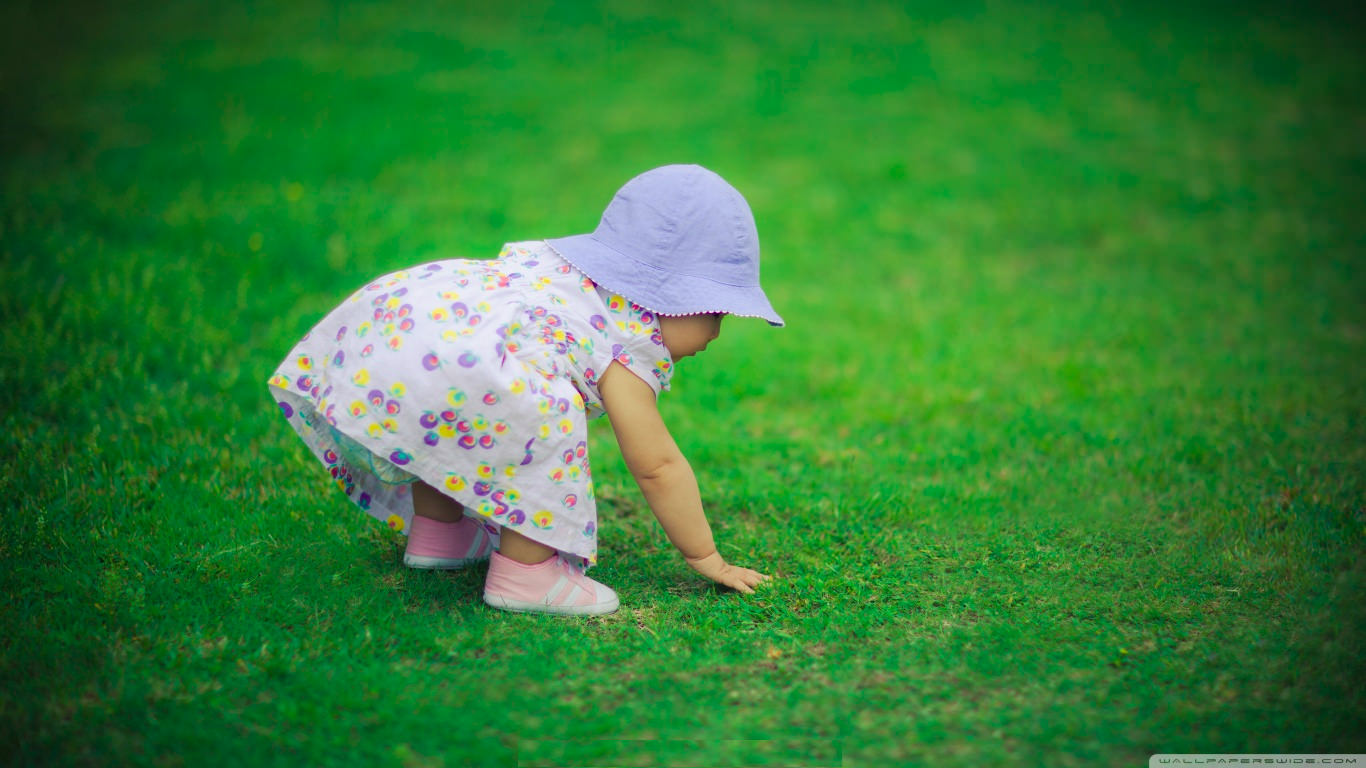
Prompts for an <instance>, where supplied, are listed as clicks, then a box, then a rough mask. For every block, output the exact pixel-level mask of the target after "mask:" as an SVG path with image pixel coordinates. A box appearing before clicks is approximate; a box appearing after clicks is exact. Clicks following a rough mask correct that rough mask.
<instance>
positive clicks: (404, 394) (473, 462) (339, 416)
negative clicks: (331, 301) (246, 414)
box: [270, 241, 672, 564]
mask: <svg viewBox="0 0 1366 768" xmlns="http://www.w3.org/2000/svg"><path fill="white" fill-rule="evenodd" d="M613 361H616V362H618V363H620V364H621V365H623V366H625V367H626V368H628V369H630V370H631V371H632V372H633V373H635V374H636V375H637V376H639V377H640V378H641V379H643V380H644V381H645V382H647V383H648V384H649V385H650V386H651V387H652V388H654V390H655V392H656V394H658V393H659V392H660V391H661V390H664V389H668V387H669V377H670V374H671V373H672V362H671V361H670V359H669V353H668V351H667V350H666V349H665V348H664V341H663V336H662V334H661V333H660V330H659V321H658V318H656V317H655V316H654V314H653V313H651V312H650V311H648V310H645V309H642V308H641V307H639V306H636V305H635V304H632V303H631V302H630V301H628V300H626V299H625V298H623V297H621V296H618V295H613V294H611V293H610V292H608V291H605V290H603V289H601V288H599V287H598V286H597V285H596V284H595V283H593V281H591V280H589V279H588V278H586V277H584V276H583V274H581V273H580V272H579V271H578V270H577V269H575V268H574V267H573V266H571V265H570V264H569V263H568V262H566V261H565V260H564V259H563V258H561V257H560V256H559V255H558V254H556V253H555V252H554V251H553V250H552V249H551V248H550V246H548V245H547V244H546V243H544V242H542V241H534V242H523V243H512V244H509V245H507V246H505V247H504V248H503V251H502V253H500V254H499V255H498V258H497V259H496V260H493V261H479V260H467V259H451V260H446V261H437V262H432V263H430V264H423V265H421V266H418V267H414V268H412V269H408V270H404V271H401V272H394V273H392V274H389V275H385V276H383V277H380V278H378V279H376V280H374V281H373V282H371V283H370V284H368V285H366V286H365V287H363V288H361V289H360V290H359V291H357V292H356V293H355V294H354V295H352V296H351V297H350V298H349V299H347V300H346V301H345V302H343V303H342V305H341V306H339V307H337V308H336V309H334V310H333V311H332V312H330V313H329V314H328V315H327V317H325V318H323V320H322V322H320V323H318V325H317V326H315V327H314V328H313V330H312V331H310V332H309V333H308V334H306V335H305V336H304V338H303V339H302V340H300V341H299V343H298V344H297V345H296V346H295V347H294V349H293V350H291V351H290V353H289V355H288V356H286V358H285V360H284V362H282V363H281V364H280V367H279V368H278V369H277V370H276V372H275V374H274V375H273V376H272V377H271V379H270V387H271V392H272V394H273V395H274V396H275V399H276V401H277V402H278V403H279V405H280V409H281V410H282V411H283V412H284V415H285V416H286V418H288V419H289V423H290V425H292V426H293V427H294V429H295V430H296V431H297V432H298V433H299V436H300V437H302V438H303V439H304V442H305V443H307V444H308V446H309V448H310V449H311V450H312V451H313V453H314V454H315V455H317V457H318V458H319V460H321V461H322V462H323V464H324V465H325V466H326V467H327V468H328V470H329V471H330V472H331V474H332V477H333V478H334V479H335V480H336V482H337V485H338V486H339V487H340V488H341V489H342V490H343V491H345V492H346V494H347V496H348V497H350V498H351V500H352V501H354V502H355V503H356V504H357V505H359V506H360V507H361V508H362V509H364V510H366V511H367V512H369V513H370V514H371V515H373V516H374V517H376V518H379V519H380V520H383V521H385V522H387V523H388V524H389V525H390V527H392V528H395V529H396V530H400V531H404V532H405V533H406V531H407V528H408V523H409V521H410V520H411V519H412V515H413V503H412V496H411V491H410V487H409V483H411V482H412V481H413V480H414V479H418V478H420V479H421V480H423V481H425V482H426V483H427V484H428V485H431V486H432V487H434V488H437V489H439V490H442V491H443V492H445V493H446V494H447V495H448V496H450V497H451V498H453V499H455V500H456V501H458V502H460V503H461V504H462V505H464V507H465V509H466V513H467V514H470V515H473V516H476V517H477V518H478V519H482V520H484V521H486V522H487V523H492V524H496V526H490V531H491V532H495V533H496V530H495V529H497V528H500V527H507V528H512V529H514V530H516V531H517V532H518V533H521V534H523V535H525V536H527V537H528V538H530V539H533V540H535V541H538V542H540V543H542V544H545V545H547V546H550V547H554V548H555V549H558V550H560V551H562V552H565V553H567V554H572V555H578V556H581V557H582V558H583V562H584V563H585V564H592V563H594V562H596V560H597V508H596V504H595V501H594V497H593V482H592V475H591V472H590V470H589V464H588V443H587V439H588V435H587V420H588V419H590V418H594V417H596V416H600V415H602V412H603V407H602V398H601V395H600V394H599V392H598V377H599V376H600V375H601V374H602V372H603V371H605V370H606V369H607V366H608V365H609V364H611V363H612V362H613Z"/></svg>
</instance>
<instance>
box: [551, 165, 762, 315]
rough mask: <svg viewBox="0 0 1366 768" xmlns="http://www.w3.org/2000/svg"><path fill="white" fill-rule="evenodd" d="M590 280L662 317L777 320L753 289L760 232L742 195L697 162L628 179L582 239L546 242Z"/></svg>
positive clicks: (756, 285) (756, 281)
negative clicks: (710, 315) (714, 315)
mask: <svg viewBox="0 0 1366 768" xmlns="http://www.w3.org/2000/svg"><path fill="white" fill-rule="evenodd" d="M546 242H547V243H549V244H550V247H551V248H553V249H555V252H556V253H558V254H560V255H561V256H563V257H564V259H565V261H568V262H569V263H570V264H573V265H574V266H575V267H577V268H578V270H579V271H580V272H582V273H583V274H584V275H586V276H587V277H588V278H589V279H590V280H592V281H593V282H595V283H597V284H598V285H600V286H602V287H603V288H606V289H607V290H609V291H612V292H613V293H619V294H621V295H622V296H625V297H626V298H628V299H630V300H631V301H633V302H635V303H636V304H639V305H640V306H642V307H644V308H646V309H648V310H650V311H652V312H655V313H656V314H660V315H666V316H668V315H672V316H679V315H702V314H708V313H712V312H724V313H726V314H728V315H736V316H739V317H758V318H763V319H764V320H767V321H768V322H769V323H771V324H772V325H782V324H783V319H782V318H781V317H779V316H778V313H777V312H775V311H774V310H773V305H772V304H770V303H769V301H768V297H767V296H765V295H764V291H763V289H762V288H761V287H759V233H758V231H757V230H756V229H755V227H754V214H753V213H751V212H750V210H749V204H748V203H746V202H745V198H744V197H743V196H741V195H740V193H739V192H737V191H736V189H735V187H732V186H731V185H730V184H728V183H727V182H726V180H725V179H723V178H721V177H720V176H718V175H716V174H715V173H713V172H711V171H709V170H707V169H706V168H703V167H702V166H700V165H666V166H663V167H661V168H655V169H653V170H649V171H646V172H645V173H642V174H640V175H639V176H637V177H635V178H634V179H631V180H630V181H628V182H626V184H625V185H624V186H623V187H622V188H621V189H619V190H617V193H616V195H615V196H613V197H612V202H611V203H608V205H607V210H606V211H604V212H603V214H602V221H601V222H599V223H598V228H597V229H596V230H594V231H593V233H592V234H588V235H573V236H571V237H559V238H554V239H551V240H547V241H546Z"/></svg>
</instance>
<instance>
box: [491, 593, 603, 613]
mask: <svg viewBox="0 0 1366 768" xmlns="http://www.w3.org/2000/svg"><path fill="white" fill-rule="evenodd" d="M484 603H485V604H487V605H488V606H490V607H492V608H497V609H499V610H503V611H512V612H513V613H549V614H553V615H556V616H601V615H603V614H607V613H615V612H616V610H617V608H620V607H621V600H619V599H617V597H616V596H615V595H613V596H612V599H611V600H609V601H608V602H605V603H595V604H593V605H546V604H545V603H531V602H527V601H525V600H512V599H510V598H506V597H502V596H500V595H490V594H489V593H487V592H485V593H484Z"/></svg>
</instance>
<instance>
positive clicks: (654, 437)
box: [598, 363, 768, 592]
mask: <svg viewBox="0 0 1366 768" xmlns="http://www.w3.org/2000/svg"><path fill="white" fill-rule="evenodd" d="M598 390H599V391H600V392H601V393H602V402H603V406H604V407H605V408H606V410H607V416H608V418H609V419H610V420H611V422H612V431H613V432H615V433H616V436H617V443H618V444H619V445H620V446H621V454H622V456H623V458H625V459H626V466H627V467H628V468H629V469H630V470H631V475H632V476H633V477H635V479H636V484H637V485H639V486H640V491H641V493H643V494H645V501H646V502H648V503H649V505H650V510H651V511H653V512H654V514H655V518H656V519H658V520H659V524H660V525H662V526H663V527H664V533H666V534H668V536H669V541H672V542H673V544H674V546H675V547H677V548H678V551H679V552H681V553H683V558H684V559H685V560H687V561H688V565H690V566H692V568H693V570H695V571H697V572H698V573H700V574H702V575H703V576H706V577H707V578H709V579H711V580H712V581H715V582H717V583H718V584H724V585H725V586H728V587H732V588H734V589H738V590H740V591H741V592H753V591H754V586H755V585H756V584H758V583H759V582H761V581H763V580H764V579H766V578H768V577H767V576H764V575H763V574H761V573H758V572H756V571H752V570H750V569H748V568H737V567H736V566H733V565H730V564H728V563H727V562H726V561H725V559H724V558H722V557H721V555H720V553H718V552H717V551H716V543H715V542H714V541H713V539H712V535H711V526H710V525H709V524H708V523H707V515H706V513H705V512H703V510H702V494H701V493H700V492H699V491H698V489H697V478H696V476H695V475H693V471H692V466H691V465H690V464H688V460H687V459H686V458H684V456H683V453H682V452H681V451H679V450H678V445H677V444H676V443H675V442H674V439H673V436H672V435H670V434H669V430H668V428H667V427H665V426H664V420H663V418H661V417H660V415H659V409H658V407H656V405H655V393H654V390H652V389H651V388H650V385H648V384H646V383H645V382H644V381H641V379H640V378H639V377H638V376H636V375H635V374H634V373H632V372H630V371H628V370H626V369H625V368H624V367H622V366H621V365H620V364H619V363H612V364H611V365H610V366H608V368H607V370H606V371H605V372H604V373H603V376H602V379H601V380H600V381H599V382H598Z"/></svg>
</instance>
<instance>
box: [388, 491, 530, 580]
mask: <svg viewBox="0 0 1366 768" xmlns="http://www.w3.org/2000/svg"><path fill="white" fill-rule="evenodd" d="M413 514H414V515H417V516H418V517H425V518H429V519H431V520H437V521H439V522H443V523H458V522H460V521H461V520H462V519H464V516H465V508H464V507H462V506H460V502H458V501H456V500H455V499H452V498H451V497H449V496H447V495H446V494H444V493H442V492H441V491H438V490H437V489H435V488H433V487H431V486H430V485H427V484H426V483H424V482H422V481H420V480H419V481H418V482H416V483H413ZM498 551H499V552H500V553H502V555H503V557H507V558H511V559H513V560H516V561H517V562H519V563H524V564H526V565H535V564H536V563H543V562H545V561H546V560H548V559H550V556H551V555H554V554H555V550H554V549H552V548H550V547H547V546H546V545H544V544H541V543H540V542H536V541H532V540H531V539H528V538H527V537H525V536H523V535H522V534H520V533H518V532H516V531H514V530H512V529H511V528H504V529H503V530H502V531H501V532H500V537H499V543H498Z"/></svg>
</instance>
